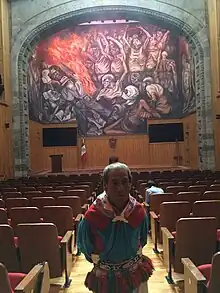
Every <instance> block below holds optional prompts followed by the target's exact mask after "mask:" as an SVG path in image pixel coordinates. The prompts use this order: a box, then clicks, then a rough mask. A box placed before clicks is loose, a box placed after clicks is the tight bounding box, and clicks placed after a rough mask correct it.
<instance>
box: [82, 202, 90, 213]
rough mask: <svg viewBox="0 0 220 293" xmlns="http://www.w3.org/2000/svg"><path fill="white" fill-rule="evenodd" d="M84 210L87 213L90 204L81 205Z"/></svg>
mask: <svg viewBox="0 0 220 293" xmlns="http://www.w3.org/2000/svg"><path fill="white" fill-rule="evenodd" d="M81 209H82V212H83V213H85V212H86V211H87V210H88V204H84V205H83V206H81Z"/></svg>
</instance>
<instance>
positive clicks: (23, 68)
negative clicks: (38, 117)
mask: <svg viewBox="0 0 220 293" xmlns="http://www.w3.org/2000/svg"><path fill="white" fill-rule="evenodd" d="M107 19H112V20H114V19H130V20H137V21H140V22H141V23H148V24H149V23H152V24H157V25H160V26H162V27H163V28H167V29H169V30H172V32H174V33H175V31H176V32H177V33H178V35H182V36H184V37H185V38H186V40H187V41H188V43H189V45H190V47H191V49H192V52H193V57H194V61H195V74H196V77H195V79H196V103H197V124H198V137H199V138H201V137H202V136H204V134H205V135H206V136H208V134H206V132H205V131H206V124H205V121H203V120H204V119H201V117H202V114H201V113H206V112H207V109H206V108H207V106H206V105H205V103H203V102H202V101H201V98H203V97H204V95H205V88H204V85H205V78H204V76H205V72H204V50H203V46H202V44H201V40H199V38H198V37H197V33H198V31H200V30H202V29H203V24H202V23H200V22H199V20H197V19H195V20H194V21H195V23H196V25H195V26H194V28H193V27H191V26H190V25H189V24H187V23H186V22H184V21H183V20H181V19H179V18H176V17H174V16H172V15H169V14H166V13H163V12H160V11H156V10H151V9H147V8H142V7H134V6H98V7H92V8H91V7H90V8H84V9H79V10H74V11H70V12H68V13H65V14H62V15H59V16H56V17H54V18H52V19H50V20H48V21H45V22H43V23H42V24H40V25H38V26H36V27H35V28H34V29H33V30H32V31H31V32H30V33H29V34H28V35H27V36H26V38H25V39H24V41H23V42H22V44H21V46H20V52H19V53H18V54H17V58H16V60H15V59H14V60H13V59H12V61H16V65H17V67H16V73H15V76H16V78H17V83H18V88H17V89H14V91H13V92H14V98H13V106H14V107H13V109H14V110H16V111H17V110H18V107H19V113H20V117H17V119H16V117H15V116H16V115H14V119H16V122H15V123H14V142H15V144H16V152H15V153H16V155H15V175H17V176H23V175H26V174H27V171H28V169H29V163H30V162H29V139H28V137H29V127H28V125H29V115H28V93H27V90H28V79H27V73H28V60H29V57H30V55H31V53H32V52H33V50H34V48H35V46H36V45H37V44H38V43H39V42H40V41H42V39H45V38H47V37H49V36H51V35H52V34H54V33H56V32H59V31H61V30H63V29H65V28H68V27H70V26H75V25H77V24H79V23H83V22H89V21H94V20H107ZM26 25H27V24H26ZM195 28H196V30H197V31H196V30H195ZM205 57H206V56H205ZM12 68H13V65H12ZM12 74H13V73H12ZM15 82H16V81H15ZM210 96H211V94H210ZM210 104H211V102H210ZM210 106H211V105H209V107H210ZM18 124H19V125H18ZM209 136H210V135H209ZM209 138H210V137H209ZM18 139H19V141H20V145H18V143H19V142H18ZM203 142H204V140H202V139H199V161H200V168H201V169H206V168H209V169H211V168H213V166H212V162H211V163H210V162H208V159H207V160H206V161H203V157H204V155H205V152H207V149H206V148H204V145H203ZM213 153H214V150H213ZM211 161H213V159H211Z"/></svg>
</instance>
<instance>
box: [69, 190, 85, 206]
mask: <svg viewBox="0 0 220 293" xmlns="http://www.w3.org/2000/svg"><path fill="white" fill-rule="evenodd" d="M66 195H67V196H78V197H79V198H80V200H81V206H83V205H85V204H88V203H89V201H88V198H87V193H86V190H84V189H72V190H68V191H67V193H66Z"/></svg>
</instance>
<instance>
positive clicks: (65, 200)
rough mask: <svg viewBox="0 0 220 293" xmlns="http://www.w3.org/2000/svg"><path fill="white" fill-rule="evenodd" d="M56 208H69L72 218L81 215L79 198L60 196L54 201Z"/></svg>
mask: <svg viewBox="0 0 220 293" xmlns="http://www.w3.org/2000/svg"><path fill="white" fill-rule="evenodd" d="M56 203H57V205H58V206H69V207H71V209H72V212H73V217H75V218H76V217H77V215H79V214H82V207H81V200H80V197H79V196H61V197H58V199H57V201H56Z"/></svg>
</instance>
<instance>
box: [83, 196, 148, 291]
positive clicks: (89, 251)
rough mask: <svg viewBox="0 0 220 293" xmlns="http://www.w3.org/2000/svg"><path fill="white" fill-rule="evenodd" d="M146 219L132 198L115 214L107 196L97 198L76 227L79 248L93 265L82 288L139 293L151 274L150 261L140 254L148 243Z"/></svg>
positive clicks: (140, 207)
mask: <svg viewBox="0 0 220 293" xmlns="http://www.w3.org/2000/svg"><path fill="white" fill-rule="evenodd" d="M147 233H148V218H147V216H146V213H145V210H144V208H143V207H142V206H141V205H140V204H139V203H138V202H137V201H136V200H135V199H134V198H133V197H131V196H130V197H129V201H128V204H127V206H126V207H125V209H124V210H123V212H122V213H121V215H116V214H115V212H114V210H113V208H112V206H111V205H110V203H109V202H108V199H107V195H106V194H105V193H103V194H102V195H101V196H98V198H97V199H96V201H95V202H94V203H93V205H92V206H91V207H90V208H89V210H88V211H87V212H86V214H85V217H84V219H83V220H82V221H81V222H80V224H79V231H78V247H79V249H80V250H81V251H82V253H83V254H84V255H85V257H86V259H87V260H88V261H90V262H92V263H93V264H94V268H93V270H92V271H91V272H90V273H88V275H87V277H86V280H85V285H86V287H87V288H88V289H89V290H91V291H93V292H94V293H122V292H123V293H142V291H140V290H141V288H145V292H147V291H146V288H147V287H146V286H147V285H146V282H147V280H148V278H149V277H150V276H151V274H152V270H153V266H152V262H151V260H150V259H149V258H147V257H145V256H143V255H142V247H143V246H144V245H145V244H146V243H147Z"/></svg>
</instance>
